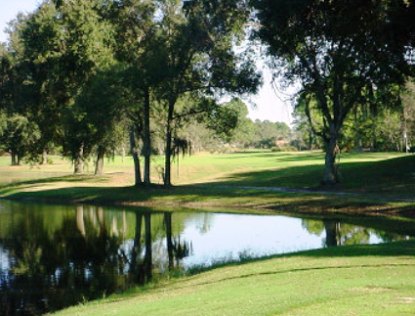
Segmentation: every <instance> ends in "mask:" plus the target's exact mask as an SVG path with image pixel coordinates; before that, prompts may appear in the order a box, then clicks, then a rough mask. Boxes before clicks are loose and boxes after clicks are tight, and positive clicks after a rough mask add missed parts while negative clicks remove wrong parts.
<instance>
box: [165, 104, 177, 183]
mask: <svg viewBox="0 0 415 316" xmlns="http://www.w3.org/2000/svg"><path fill="white" fill-rule="evenodd" d="M174 103H175V102H174V101H173V100H171V101H170V102H169V109H168V115H167V126H166V148H165V159H164V160H165V161H164V163H165V165H164V186H165V187H170V186H171V155H172V148H171V145H172V126H171V125H172V122H173V112H174Z"/></svg>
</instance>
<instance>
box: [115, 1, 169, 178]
mask: <svg viewBox="0 0 415 316" xmlns="http://www.w3.org/2000/svg"><path fill="white" fill-rule="evenodd" d="M156 3H157V1H143V0H121V1H117V2H114V3H112V6H111V5H110V6H109V7H108V15H109V19H110V20H111V21H112V23H113V25H114V28H115V32H116V38H117V43H116V45H115V50H116V55H117V58H118V60H119V61H120V62H121V63H124V64H125V65H127V67H128V71H127V72H126V74H128V75H127V76H126V81H125V84H126V86H128V87H129V88H130V90H131V92H132V96H134V100H133V102H132V105H133V106H131V107H130V117H131V121H132V126H131V137H130V139H131V148H132V150H131V151H132V154H133V158H134V166H135V167H134V169H135V179H136V181H135V183H136V185H138V184H141V174H140V160H139V149H138V148H137V144H138V139H140V138H141V139H142V141H143V150H142V151H143V154H144V183H145V184H147V185H148V184H150V183H151V178H150V170H151V168H150V164H151V159H150V158H151V128H150V114H151V113H150V112H151V90H152V89H154V86H156V85H157V84H158V82H159V80H160V74H161V67H163V63H162V62H161V60H162V56H161V55H160V53H161V52H162V50H160V49H159V37H158V34H157V23H156Z"/></svg>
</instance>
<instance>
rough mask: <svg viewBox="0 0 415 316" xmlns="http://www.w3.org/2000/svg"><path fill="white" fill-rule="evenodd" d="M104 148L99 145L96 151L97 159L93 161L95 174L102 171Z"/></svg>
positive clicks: (100, 173)
mask: <svg viewBox="0 0 415 316" xmlns="http://www.w3.org/2000/svg"><path fill="white" fill-rule="evenodd" d="M104 158H105V148H103V147H101V146H99V147H98V151H97V161H96V163H95V175H96V176H98V175H99V176H100V175H102V174H103V173H104Z"/></svg>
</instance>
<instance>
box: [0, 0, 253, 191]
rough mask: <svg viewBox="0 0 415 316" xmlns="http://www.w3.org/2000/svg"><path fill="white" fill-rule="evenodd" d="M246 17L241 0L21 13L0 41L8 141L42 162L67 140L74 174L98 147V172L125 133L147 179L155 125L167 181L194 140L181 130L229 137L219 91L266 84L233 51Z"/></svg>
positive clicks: (94, 0)
mask: <svg viewBox="0 0 415 316" xmlns="http://www.w3.org/2000/svg"><path fill="white" fill-rule="evenodd" d="M248 16H249V10H248V8H247V7H246V6H243V5H241V3H239V2H238V1H214V2H212V1H186V2H182V1H175V0H169V1H140V0H123V1H102V0H91V1H83V0H74V1H58V0H53V1H44V2H43V3H42V4H40V6H39V8H38V9H37V10H36V11H35V12H33V13H31V14H28V15H19V16H18V17H17V19H16V20H15V21H14V22H13V23H12V24H11V26H10V30H9V33H10V40H9V42H8V43H7V44H6V45H2V46H1V48H0V58H1V60H0V62H1V69H0V71H1V82H0V89H1V99H0V102H1V131H2V132H1V144H2V147H3V149H4V150H6V151H8V152H10V154H11V156H12V161H13V164H18V163H19V161H20V160H21V159H22V158H23V157H26V158H27V159H30V160H33V161H39V162H43V163H44V162H45V159H46V154H47V153H49V152H51V151H53V150H54V149H55V148H58V149H59V151H61V152H62V154H64V155H65V156H66V157H69V158H71V159H72V161H73V162H74V172H75V173H82V172H83V168H84V167H83V165H84V162H85V160H87V159H88V158H89V157H91V156H96V157H97V158H96V161H97V163H96V173H98V174H99V173H101V172H102V165H103V160H104V157H105V155H108V154H111V153H113V152H114V150H116V149H117V148H119V144H120V142H122V141H124V140H125V139H126V138H128V139H129V144H130V149H129V151H130V152H131V153H132V155H133V157H134V163H135V171H136V177H135V182H136V184H137V185H138V184H141V183H143V182H144V183H146V184H149V183H150V181H151V180H150V170H151V168H150V163H151V159H150V156H151V154H152V149H153V147H154V146H153V143H152V139H153V138H156V137H155V136H156V134H157V135H158V136H159V138H161V139H163V142H164V144H163V152H164V155H165V166H164V170H163V179H164V184H165V185H166V186H169V185H170V184H171V161H172V157H173V156H174V155H176V154H178V153H179V152H183V151H186V150H187V149H188V147H189V144H188V143H187V141H186V139H183V138H181V137H179V134H178V133H179V131H180V130H181V128H182V127H183V126H184V125H185V124H187V123H188V122H190V121H192V122H199V123H204V125H205V126H207V127H208V128H209V129H212V130H216V131H217V133H221V134H226V133H227V132H228V130H230V129H231V128H232V127H233V126H234V125H235V124H236V118H235V117H234V116H235V115H234V113H232V112H231V111H229V110H227V109H226V107H222V106H220V104H219V103H218V102H217V100H218V99H219V98H220V97H221V96H222V95H223V94H224V93H228V94H235V95H240V94H245V93H253V92H255V91H256V89H257V86H258V84H259V83H260V76H259V74H258V73H257V71H256V69H255V67H254V63H253V61H252V59H251V58H250V57H249V56H246V54H237V53H236V52H235V51H234V49H233V48H234V46H235V44H237V43H238V42H239V41H240V40H241V39H243V38H244V36H245V35H244V28H243V24H244V23H245V21H246V20H247V18H248ZM160 135H162V136H160ZM141 156H143V157H144V166H143V167H141V164H142V162H141ZM141 170H144V174H143V175H142V174H141Z"/></svg>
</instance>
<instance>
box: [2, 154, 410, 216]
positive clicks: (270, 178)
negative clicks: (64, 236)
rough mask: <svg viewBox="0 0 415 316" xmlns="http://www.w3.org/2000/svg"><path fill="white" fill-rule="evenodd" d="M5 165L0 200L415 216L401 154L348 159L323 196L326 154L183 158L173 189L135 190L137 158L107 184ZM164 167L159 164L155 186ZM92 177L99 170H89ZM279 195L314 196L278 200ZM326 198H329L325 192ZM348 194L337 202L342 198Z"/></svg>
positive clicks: (113, 163) (120, 164)
mask: <svg viewBox="0 0 415 316" xmlns="http://www.w3.org/2000/svg"><path fill="white" fill-rule="evenodd" d="M6 159H7V157H2V158H0V179H1V180H0V197H3V198H9V199H32V200H42V201H53V202H84V203H99V204H123V205H141V206H149V205H151V206H154V205H159V206H163V207H169V208H174V207H180V208H181V207H190V208H200V207H203V208H206V207H211V208H217V207H222V208H234V207H237V208H245V209H251V210H252V209H278V210H280V211H295V212H308V213H316V212H317V213H321V212H337V213H348V214H355V213H361V212H362V211H364V212H366V213H376V214H378V213H380V212H385V213H388V214H389V213H395V212H404V213H410V214H412V212H413V205H414V195H413V192H415V174H414V171H415V156H414V155H410V156H406V155H402V154H397V153H359V154H356V153H351V154H343V155H342V156H341V169H340V170H341V173H342V175H343V181H342V184H341V185H338V186H337V187H335V188H334V189H331V192H328V193H321V192H320V191H321V190H322V188H320V187H319V182H320V179H321V175H322V171H323V154H322V153H320V152H300V153H272V152H269V151H268V152H267V151H259V152H246V153H234V154H222V155H209V154H200V155H195V156H191V157H185V158H181V159H180V161H179V163H176V164H175V166H174V168H173V170H174V172H173V181H174V183H175V184H176V186H175V187H173V188H171V189H164V188H161V187H160V186H153V187H150V188H134V187H132V181H133V174H132V171H133V168H132V161H131V159H130V158H125V159H124V160H121V158H120V157H116V158H115V159H113V160H109V161H107V164H106V172H105V174H104V175H103V176H101V177H95V176H93V175H92V174H90V173H88V174H86V175H83V176H73V175H71V165H70V163H69V162H68V161H65V160H62V159H59V158H57V157H53V160H54V164H53V165H48V166H42V167H31V166H21V167H10V166H7V163H6ZM161 163H162V159H161V158H160V157H155V158H154V159H153V176H154V178H153V181H154V182H155V183H159V182H160V178H159V177H158V176H157V171H158V170H160V166H161ZM90 169H93V168H92V166H90ZM274 187H284V188H289V189H301V190H304V189H308V190H310V191H309V192H303V191H301V192H294V193H292V192H291V193H290V192H276V191H275V190H273V188H274ZM323 190H327V189H324V188H323ZM338 191H339V192H346V193H347V194H346V195H344V194H342V195H337V194H336V192H338Z"/></svg>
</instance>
